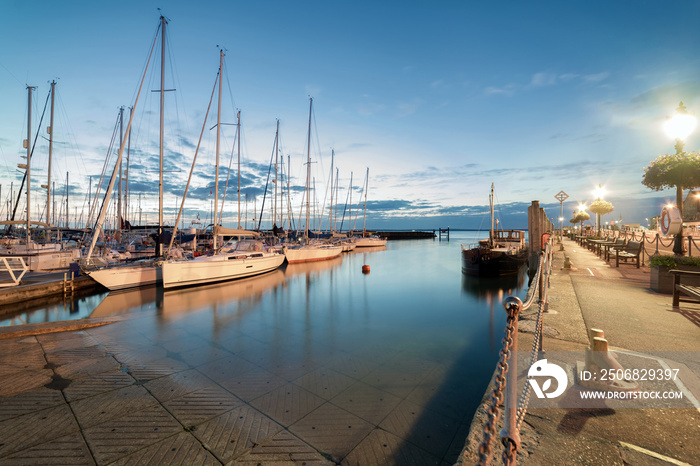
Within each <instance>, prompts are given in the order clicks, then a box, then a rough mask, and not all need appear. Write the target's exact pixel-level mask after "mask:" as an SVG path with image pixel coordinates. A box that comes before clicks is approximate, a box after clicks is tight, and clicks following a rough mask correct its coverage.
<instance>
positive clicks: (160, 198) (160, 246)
mask: <svg viewBox="0 0 700 466" xmlns="http://www.w3.org/2000/svg"><path fill="white" fill-rule="evenodd" d="M160 22H161V44H160V158H159V161H160V164H159V170H158V171H159V178H158V248H157V249H156V256H158V257H162V256H163V243H162V241H163V129H164V127H165V118H164V113H163V109H164V106H165V25H166V24H168V22H167V21H166V20H165V16H161V17H160ZM121 152H123V150H122V151H121ZM120 162H121V161H120ZM119 183H120V184H121V180H119Z"/></svg>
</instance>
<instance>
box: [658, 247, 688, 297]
mask: <svg viewBox="0 0 700 466" xmlns="http://www.w3.org/2000/svg"><path fill="white" fill-rule="evenodd" d="M649 267H650V269H651V279H650V280H651V283H650V287H651V289H652V290H654V291H657V292H659V293H668V294H671V293H673V275H672V274H670V273H669V270H673V269H679V270H693V271H698V272H700V257H685V256H683V257H680V256H664V255H660V254H657V255H654V256H652V257H651V260H650V261H649ZM683 283H685V284H688V285H693V286H700V277H687V278H685V279H684V280H683Z"/></svg>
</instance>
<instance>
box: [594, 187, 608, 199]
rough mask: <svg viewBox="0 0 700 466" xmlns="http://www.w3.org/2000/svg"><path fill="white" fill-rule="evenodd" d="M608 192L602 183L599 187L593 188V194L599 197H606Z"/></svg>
mask: <svg viewBox="0 0 700 466" xmlns="http://www.w3.org/2000/svg"><path fill="white" fill-rule="evenodd" d="M606 193H607V191H606V190H605V188H604V187H602V186H601V185H598V187H597V188H595V189H594V190H593V195H594V196H595V197H596V198H598V199H602V198H604V197H605V194H606Z"/></svg>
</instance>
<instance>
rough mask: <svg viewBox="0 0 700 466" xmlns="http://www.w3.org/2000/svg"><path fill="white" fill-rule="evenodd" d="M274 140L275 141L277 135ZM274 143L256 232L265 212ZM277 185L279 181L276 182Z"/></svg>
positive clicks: (273, 156) (273, 157) (273, 155)
mask: <svg viewBox="0 0 700 466" xmlns="http://www.w3.org/2000/svg"><path fill="white" fill-rule="evenodd" d="M275 136H276V139H277V135H275ZM275 145H276V144H275V143H274V142H273V143H272V154H270V165H269V166H268V168H267V180H265V191H264V192H263V200H262V207H261V208H260V217H259V218H258V230H260V223H261V222H262V216H263V212H264V211H265V199H266V198H267V185H268V184H269V183H270V173H272V161H273V160H274V159H275ZM277 183H279V180H277ZM275 220H276V219H272V223H273V224H274V223H275ZM270 228H272V227H270Z"/></svg>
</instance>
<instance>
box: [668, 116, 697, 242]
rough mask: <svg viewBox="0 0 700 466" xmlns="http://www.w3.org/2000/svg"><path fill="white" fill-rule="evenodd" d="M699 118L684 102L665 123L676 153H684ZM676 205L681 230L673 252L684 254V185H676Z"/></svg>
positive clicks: (677, 235)
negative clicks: (689, 110)
mask: <svg viewBox="0 0 700 466" xmlns="http://www.w3.org/2000/svg"><path fill="white" fill-rule="evenodd" d="M696 124H697V119H696V118H695V115H694V114H692V113H689V112H688V110H687V109H686V108H685V105H683V102H681V103H679V104H678V108H677V109H676V114H675V115H673V117H670V118H668V119H667V120H666V123H664V131H665V132H666V135H668V137H670V138H671V139H673V140H675V141H676V145H675V149H676V155H679V154H682V153H683V146H684V145H685V144H684V142H683V141H684V140H685V139H686V138H687V137H688V136H690V133H692V132H693V130H694V129H695V125H696ZM676 206H677V207H678V213H679V214H680V215H681V232H680V233H678V234H676V238H675V241H674V242H673V253H674V254H677V255H683V186H680V185H676Z"/></svg>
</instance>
